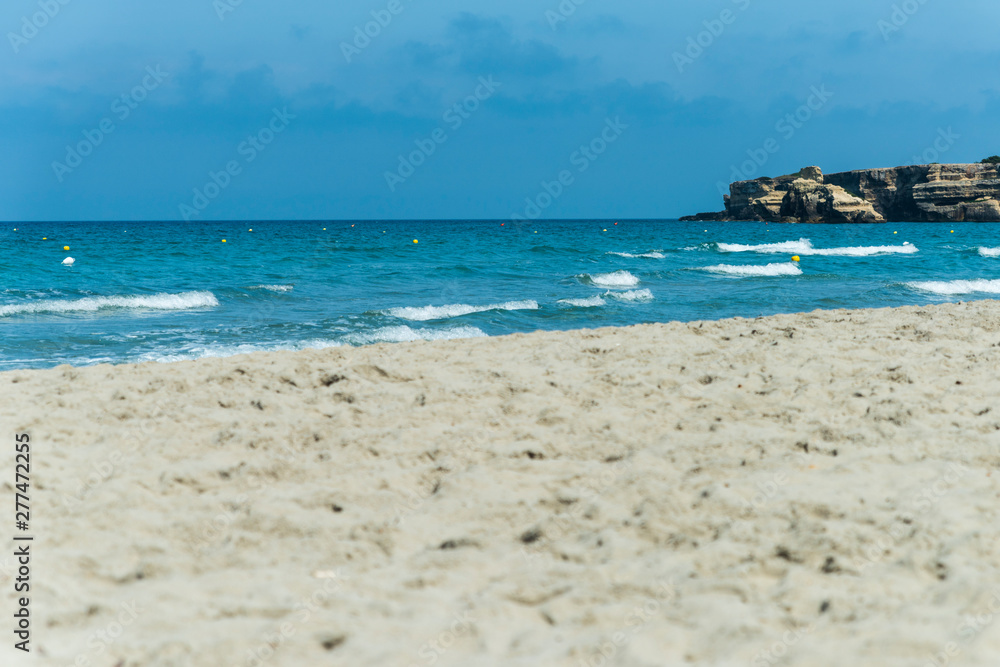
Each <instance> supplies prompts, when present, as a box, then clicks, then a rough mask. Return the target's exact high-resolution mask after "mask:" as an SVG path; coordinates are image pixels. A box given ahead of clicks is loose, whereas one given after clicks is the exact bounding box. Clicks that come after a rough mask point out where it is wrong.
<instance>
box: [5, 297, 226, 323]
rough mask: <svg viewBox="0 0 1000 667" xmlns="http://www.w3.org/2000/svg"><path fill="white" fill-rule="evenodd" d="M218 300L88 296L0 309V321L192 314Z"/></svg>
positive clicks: (214, 304)
mask: <svg viewBox="0 0 1000 667" xmlns="http://www.w3.org/2000/svg"><path fill="white" fill-rule="evenodd" d="M218 305H219V300H218V299H216V298H215V295H214V294H212V293H211V292H183V293H181V294H153V295H150V296H92V297H86V298H83V299H57V300H41V301H32V302H29V303H18V304H11V305H7V306H0V317H8V316H10V315H25V314H35V313H95V312H97V311H100V310H110V309H113V308H121V309H126V310H192V309H195V308H213V307H215V306H218Z"/></svg>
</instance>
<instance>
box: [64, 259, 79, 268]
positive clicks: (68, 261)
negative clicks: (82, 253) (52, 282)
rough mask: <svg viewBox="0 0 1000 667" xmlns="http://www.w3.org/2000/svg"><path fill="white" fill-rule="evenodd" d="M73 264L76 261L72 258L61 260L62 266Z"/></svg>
mask: <svg viewBox="0 0 1000 667" xmlns="http://www.w3.org/2000/svg"><path fill="white" fill-rule="evenodd" d="M75 263H76V260H75V259H73V258H72V257H67V258H66V259H64V260H63V266H73V265H74V264H75Z"/></svg>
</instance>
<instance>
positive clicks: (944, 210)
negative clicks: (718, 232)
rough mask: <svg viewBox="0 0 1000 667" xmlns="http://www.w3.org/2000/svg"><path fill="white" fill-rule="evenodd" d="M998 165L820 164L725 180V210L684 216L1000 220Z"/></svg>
mask: <svg viewBox="0 0 1000 667" xmlns="http://www.w3.org/2000/svg"><path fill="white" fill-rule="evenodd" d="M998 172H1000V165H996V164H925V165H915V166H910V167H894V168H891V169H862V170H860V171H845V172H843V173H839V174H829V175H826V176H824V175H823V172H822V171H820V169H819V167H806V168H805V169H803V170H801V171H800V172H799V173H797V174H791V175H789V176H781V177H778V178H757V179H754V180H752V181H738V182H736V183H733V184H732V185H730V186H729V195H728V196H726V197H725V198H724V199H725V204H726V210H725V211H722V212H720V213H701V214H699V215H696V216H689V217H686V218H681V220H699V221H735V220H759V221H766V222H816V223H842V222H857V223H866V222H868V223H870V222H886V221H888V220H892V221H895V222H1000V173H998Z"/></svg>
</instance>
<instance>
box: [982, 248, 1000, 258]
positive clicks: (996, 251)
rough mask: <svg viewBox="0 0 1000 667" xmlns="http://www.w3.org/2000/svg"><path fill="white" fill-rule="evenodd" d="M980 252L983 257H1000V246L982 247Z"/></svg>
mask: <svg viewBox="0 0 1000 667" xmlns="http://www.w3.org/2000/svg"><path fill="white" fill-rule="evenodd" d="M979 254H980V255H982V256H983V257H1000V248H985V247H983V248H980V249H979Z"/></svg>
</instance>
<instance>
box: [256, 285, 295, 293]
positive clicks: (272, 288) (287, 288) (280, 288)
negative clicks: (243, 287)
mask: <svg viewBox="0 0 1000 667" xmlns="http://www.w3.org/2000/svg"><path fill="white" fill-rule="evenodd" d="M247 289H262V290H267V291H268V292H291V291H292V290H293V289H295V286H294V285H253V286H251V287H248V288H247Z"/></svg>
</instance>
